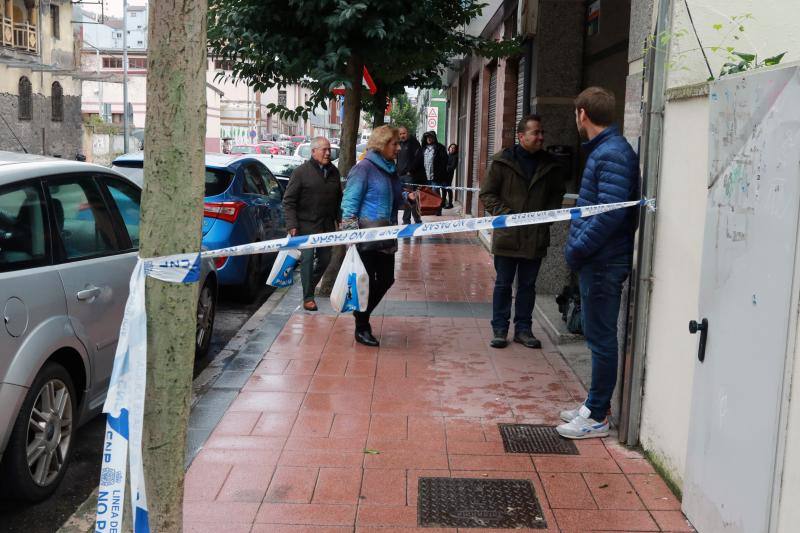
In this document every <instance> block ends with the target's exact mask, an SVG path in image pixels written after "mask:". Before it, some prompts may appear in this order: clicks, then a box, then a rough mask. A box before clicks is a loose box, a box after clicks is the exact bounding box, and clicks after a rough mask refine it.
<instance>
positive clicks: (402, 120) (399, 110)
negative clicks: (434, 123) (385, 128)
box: [389, 92, 419, 135]
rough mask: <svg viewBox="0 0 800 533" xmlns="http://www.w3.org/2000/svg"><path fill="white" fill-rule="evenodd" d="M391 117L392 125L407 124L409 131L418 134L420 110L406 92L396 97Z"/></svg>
mask: <svg viewBox="0 0 800 533" xmlns="http://www.w3.org/2000/svg"><path fill="white" fill-rule="evenodd" d="M389 119H390V123H391V125H392V126H394V127H396V128H398V127H400V126H405V128H406V129H407V130H408V132H409V133H411V134H412V135H416V133H417V126H418V125H419V111H418V110H417V108H416V107H414V106H413V105H411V101H410V100H409V99H408V95H407V94H406V93H405V92H404V93H402V94H400V95H399V96H397V97H396V98H395V99H394V105H392V111H391V113H389Z"/></svg>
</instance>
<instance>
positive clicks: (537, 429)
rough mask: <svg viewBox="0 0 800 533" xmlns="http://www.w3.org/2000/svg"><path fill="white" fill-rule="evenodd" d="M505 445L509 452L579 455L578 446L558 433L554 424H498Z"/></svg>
mask: <svg viewBox="0 0 800 533" xmlns="http://www.w3.org/2000/svg"><path fill="white" fill-rule="evenodd" d="M498 426H499V427H500V435H501V436H502V437H503V447H504V448H505V450H506V452H508V453H553V454H560V455H578V448H577V447H576V446H575V443H574V442H572V441H571V440H569V439H565V438H563V437H562V436H561V435H559V434H558V433H556V428H554V427H553V426H538V425H531V424H498Z"/></svg>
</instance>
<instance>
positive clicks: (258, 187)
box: [112, 153, 286, 301]
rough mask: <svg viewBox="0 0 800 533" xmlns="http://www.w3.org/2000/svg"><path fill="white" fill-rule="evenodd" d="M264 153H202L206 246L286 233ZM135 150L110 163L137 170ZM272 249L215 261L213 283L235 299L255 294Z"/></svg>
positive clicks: (276, 186) (278, 193)
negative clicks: (232, 292) (230, 291)
mask: <svg viewBox="0 0 800 533" xmlns="http://www.w3.org/2000/svg"><path fill="white" fill-rule="evenodd" d="M263 157H266V156H257V155H246V156H234V155H224V154H206V161H205V163H206V172H205V200H204V206H203V215H204V216H203V227H202V232H203V246H204V247H205V248H207V249H209V250H216V249H219V248H227V247H229V246H238V245H242V244H250V243H253V242H258V241H264V240H270V239H278V238H281V237H284V236H286V221H285V219H284V216H283V206H282V202H283V189H282V187H281V186H280V184H279V183H278V181H277V180H276V179H275V176H273V175H272V173H271V172H270V171H269V169H268V168H267V167H266V166H264V164H263V163H261V162H260V160H259V159H260V158H263ZM142 167H143V156H142V154H141V153H135V154H127V155H123V156H120V157H118V158H117V159H115V160H114V162H113V163H112V168H115V169H118V170H119V171H121V172H125V173H131V172H135V173H137V174H138V175H139V176H141V174H142ZM275 255H276V254H274V253H270V254H255V255H244V256H235V257H222V258H217V259H216V260H215V262H216V267H217V274H218V276H219V283H220V285H221V286H231V287H232V288H233V289H234V290H235V291H236V292H237V293H238V296H239V297H240V299H242V300H245V301H250V300H252V298H253V297H254V296H255V295H256V294H257V293H258V290H259V289H260V287H261V284H262V282H263V280H264V276H265V274H266V271H267V270H268V269H269V268H271V266H272V262H273V261H274V260H275Z"/></svg>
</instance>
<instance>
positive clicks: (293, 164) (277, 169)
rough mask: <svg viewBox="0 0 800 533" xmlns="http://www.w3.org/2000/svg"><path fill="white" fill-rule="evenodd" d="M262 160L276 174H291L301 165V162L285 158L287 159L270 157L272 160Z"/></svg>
mask: <svg viewBox="0 0 800 533" xmlns="http://www.w3.org/2000/svg"><path fill="white" fill-rule="evenodd" d="M262 162H263V163H264V164H265V165H267V168H268V169H269V170H270V172H272V173H273V174H275V176H287V177H288V176H290V175H291V174H292V171H294V169H296V168H297V167H299V166H300V163H298V162H297V161H293V160H288V161H287V160H285V159H270V160H262Z"/></svg>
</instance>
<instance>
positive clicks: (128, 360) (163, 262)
mask: <svg viewBox="0 0 800 533" xmlns="http://www.w3.org/2000/svg"><path fill="white" fill-rule="evenodd" d="M634 206H645V207H647V208H648V209H655V200H646V199H645V200H637V201H631V202H620V203H614V204H603V205H591V206H584V207H573V208H569V209H554V210H552V211H535V212H531V213H519V214H514V215H499V216H492V217H481V218H466V219H456V220H442V221H437V222H426V223H424V224H407V225H399V226H386V227H382V228H369V229H358V230H348V231H335V232H331V233H318V234H314V235H303V236H297V237H284V238H282V239H275V240H271V241H263V242H257V243H252V244H245V245H241V246H233V247H230V248H221V249H218V250H208V251H203V252H200V253H191V254H177V255H170V256H166V257H157V258H150V259H141V258H140V259H139V260H138V261H137V262H136V266H135V268H134V270H133V273H132V275H131V281H130V286H129V288H130V293H129V295H128V301H127V302H126V304H125V314H124V316H123V319H122V325H121V327H120V334H119V341H118V343H117V351H116V355H115V357H114V369H113V371H112V374H111V382H110V385H109V389H108V395H107V397H106V402H105V404H104V406H103V412H104V413H107V414H108V417H107V422H106V438H105V443H104V445H103V460H102V469H101V474H100V488H99V495H98V501H97V522H96V526H95V531H96V532H101V533H111V532H115V531H121V527H122V509H123V504H122V502H123V501H124V498H125V476H126V469H125V464H126V457H127V458H128V459H130V471H131V507H132V508H133V509H134V513H133V527H134V532H135V533H149V531H150V527H149V520H148V514H147V497H146V488H145V479H144V467H143V463H142V424H143V420H144V401H145V398H144V395H145V389H146V376H147V316H146V315H145V291H144V288H145V279H146V278H147V277H148V276H150V277H153V278H156V279H159V280H162V281H168V282H173V283H193V282H196V281H198V280H199V277H200V259H201V257H220V256H238V255H250V254H260V253H267V252H276V251H279V250H281V249H305V248H316V247H322V246H338V245H344V244H357V243H364V242H370V241H381V240H387V239H405V238H410V237H423V236H430V235H445V234H448V233H459V232H466V231H478V230H486V229H498V228H512V227H517V226H528V225H532V224H549V223H551V222H558V221H563V220H572V219H577V218H583V217H589V216H593V215H599V214H601V213H607V212H609V211H614V210H617V209H625V208H628V207H634ZM126 452H127V456H126Z"/></svg>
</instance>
